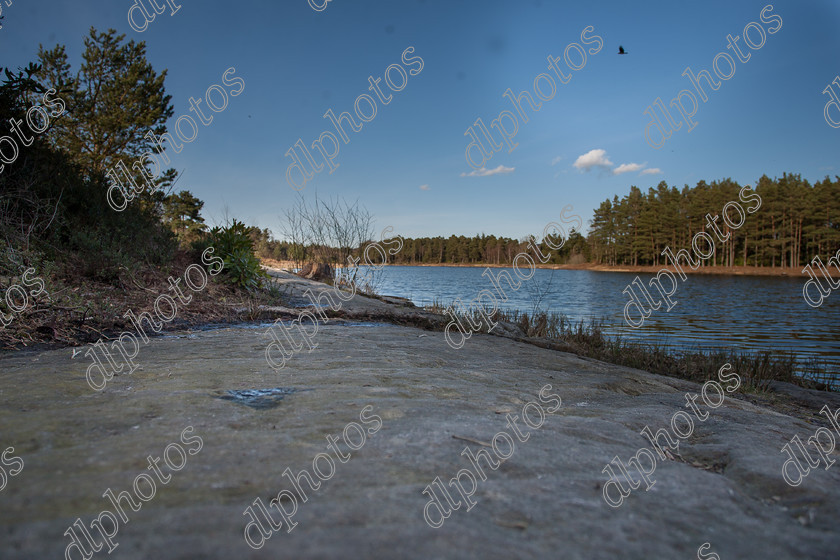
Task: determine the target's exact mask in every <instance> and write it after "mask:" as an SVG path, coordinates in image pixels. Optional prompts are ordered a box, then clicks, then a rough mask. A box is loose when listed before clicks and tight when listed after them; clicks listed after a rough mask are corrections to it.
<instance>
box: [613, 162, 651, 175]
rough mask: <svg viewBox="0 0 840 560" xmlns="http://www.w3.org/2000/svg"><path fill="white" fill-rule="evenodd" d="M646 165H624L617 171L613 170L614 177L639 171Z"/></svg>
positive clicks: (616, 169)
mask: <svg viewBox="0 0 840 560" xmlns="http://www.w3.org/2000/svg"><path fill="white" fill-rule="evenodd" d="M643 167H644V165H643V164H641V163H622V164H621V165H619V166H618V167H616V168H615V169H613V175H621V174H622V173H630V172H631V171H638V170H639V169H641V168H643Z"/></svg>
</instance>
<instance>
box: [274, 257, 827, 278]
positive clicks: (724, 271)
mask: <svg viewBox="0 0 840 560" xmlns="http://www.w3.org/2000/svg"><path fill="white" fill-rule="evenodd" d="M262 262H263V264H265V265H266V266H271V267H272V268H281V269H292V268H295V267H296V265H295V263H294V262H293V261H276V260H273V259H262ZM387 266H416V267H430V266H445V267H453V268H486V267H490V268H511V265H505V264H486V263H484V264H482V263H470V264H455V263H440V264H435V263H415V264H405V263H402V264H396V265H392V264H388V265H387ZM537 268H545V269H549V270H591V271H594V272H632V273H636V274H656V273H657V272H659V271H660V270H662V269H663V268H665V269H667V270H670V271H671V272H675V269H674V267H673V266H664V265H658V266H654V265H649V266H631V265H616V266H612V265H605V264H594V263H582V264H540V263H537ZM804 268H805V265H802V267H801V268H790V267H785V268H781V267H775V268H771V267H758V266H731V267H730V266H702V267H700V268H698V269H697V270H692V269H691V267H690V266H688V265H687V264H686V265H684V266H683V271H684V272H685V273H686V274H717V275H722V276H792V277H803V278H807V277H808V274H807V273H803V272H802V270H803V269H804ZM828 270H829V272H831V273H832V277H838V278H840V272H838V271H837V270H836V269H834V268H833V267H832V268H829V269H828ZM815 272H817V273H818V274H819V271H815Z"/></svg>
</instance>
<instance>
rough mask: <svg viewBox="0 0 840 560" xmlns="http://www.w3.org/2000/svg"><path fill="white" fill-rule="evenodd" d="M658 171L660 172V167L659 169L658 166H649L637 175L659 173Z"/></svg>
mask: <svg viewBox="0 0 840 560" xmlns="http://www.w3.org/2000/svg"><path fill="white" fill-rule="evenodd" d="M660 173H662V170H661V169H659V168H658V167H651V168H650V169H645V170H644V171H642V172H641V173H639V175H659V174H660Z"/></svg>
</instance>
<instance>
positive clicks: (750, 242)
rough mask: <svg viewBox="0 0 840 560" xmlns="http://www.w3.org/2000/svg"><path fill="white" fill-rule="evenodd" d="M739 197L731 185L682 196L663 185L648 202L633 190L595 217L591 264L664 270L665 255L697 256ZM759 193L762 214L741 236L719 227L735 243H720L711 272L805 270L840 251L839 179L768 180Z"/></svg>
mask: <svg viewBox="0 0 840 560" xmlns="http://www.w3.org/2000/svg"><path fill="white" fill-rule="evenodd" d="M740 190H741V185H739V184H738V183H737V182H735V181H732V180H731V179H723V180H722V181H713V182H712V183H710V184H709V183H706V182H705V181H700V182H698V183H697V185H696V186H694V187H689V186H688V185H685V186H684V187H683V188H682V190H678V189H677V188H676V187H674V186H670V187H669V186H668V184H667V183H665V181H662V182H660V183H659V185H658V186H657V187H656V188H655V189H654V188H651V189H649V190H648V192H647V194H644V193H642V191H641V190H640V189H638V188H637V187H635V186H632V187H630V193H629V194H627V195H625V196H624V197H622V198H621V199H619V198H618V196H617V195H616V196H615V197H614V198H613V200H612V201H610V200H609V199H607V200H605V201H604V202H602V203H601V205H600V206H599V207H598V208H597V209H596V210H595V212H594V215H593V218H592V225H591V227H590V230H589V235H588V237H587V242H588V246H589V251H590V258H591V260H592V262H595V263H603V264H610V265H657V266H658V265H661V264H664V262H665V261H664V258H663V256H662V251H663V250H664V249H665V247H670V248H671V249H672V250H673V251H674V252H676V251H678V250H679V249H682V248H687V249H689V250H690V249H691V241H692V238H693V237H694V235H695V234H697V233H698V232H701V231H706V232H707V233H710V234H711V228H710V227H707V225H708V221H707V218H706V214H711V216H712V217H714V216H716V215H718V216H719V215H720V214H721V212H722V211H723V208H724V206H725V205H726V204H727V203H728V202H730V201H735V202H738V201H739V196H738V195H739V191H740ZM753 190H754V191H755V194H757V195H758V196H760V197H761V207H760V209H758V210H757V211H755V212H754V213H752V214H750V213H746V219H745V221H744V223H743V224H742V225H740V227H737V228H730V227H729V226H728V225H726V224H725V223H723V220H718V221H717V223H718V225H719V227H720V230H721V232H722V233H723V236H722V237H724V238H725V237H726V234H729V238H728V239H727V240H726V241H724V242H720V241H719V240H718V239H715V241H716V247H715V249H716V250H715V253H714V255H713V256H712V257H711V258H710V259H709V260H708V261H706V262H705V263H704V264H705V265H707V266H715V265H717V266H726V267H732V266H745V265H748V266H756V267H780V268H800V269H801V267H802V266H803V265H805V264H807V263H808V262H810V261H811V259H812V257H813V256H814V255H817V254H826V253H828V252H829V251H834V250H836V249H837V248H838V247H840V198H838V194H840V177H837V176H835V180H834V181H831V180H830V179H829V178H828V177H826V178H825V179H824V180H823V181H819V182H817V183H815V184H814V185H811V184H810V183H809V182H808V181H807V180H805V179H802V177H801V175H798V174H788V173H785V174H784V175H783V176H782V177H781V178H775V179H770V178H769V177H767V176H766V175H763V176H762V177H761V178H760V179H759V180H758V182H757V183H756V184H755V185H754V187H753ZM731 214H732V218H731V219H732V220H733V221H734V222H737V221H740V218H737V217H736V216H735V215H734V214H735V213H734V212H732V213H731Z"/></svg>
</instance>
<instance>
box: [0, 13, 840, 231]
mask: <svg viewBox="0 0 840 560" xmlns="http://www.w3.org/2000/svg"><path fill="white" fill-rule="evenodd" d="M9 1H10V0H2V4H0V6H2V15H3V16H4V19H3V21H2V24H3V27H2V29H0V53H2V57H0V66H7V67H12V68H16V67H23V66H26V65H27V64H28V63H29V62H30V61H34V60H36V58H37V52H38V47H39V45H43V46H44V47H45V48H51V47H53V46H55V45H56V44H63V45H66V47H67V52H68V54H69V56H70V63H71V66H72V69H73V71H74V72H75V70H77V69H78V67H79V64H80V56H81V52H82V49H83V40H84V37H85V36H87V33H88V30H89V29H90V27H91V26H93V27H95V28H96V29H98V30H106V29H109V28H114V29H116V30H118V31H119V32H120V33H124V34H125V35H126V38H127V39H130V40H135V41H145V43H146V46H147V58H148V60H149V61H150V62H151V64H152V65H153V67H154V68H155V70H157V71H162V70H164V69H166V70H167V72H168V73H167V77H166V90H167V93H169V94H170V95H172V103H173V104H174V109H175V115H174V117H173V118H172V119H171V120H170V121H169V122H168V128H169V129H170V131H173V130H174V126H175V121H176V119H177V118H178V117H180V116H181V115H185V114H186V115H194V113H191V112H190V109H189V98H190V97H191V96H192V97H195V98H199V97H200V98H202V99H204V98H205V95H206V91H207V88H208V87H210V86H212V85H213V84H219V85H222V75H223V73H224V72H225V71H226V70H227V69H228V68H230V67H234V68H235V76H236V77H241V78H242V79H243V80H244V82H245V89H244V90H243V91H242V93H241V94H240V95H238V96H235V97H233V96H231V97H229V100H228V106H227V108H226V109H224V110H223V111H221V112H219V113H215V114H214V113H211V114H213V117H214V118H213V122H212V123H210V124H209V125H207V126H203V125H199V130H198V137H197V138H196V140H194V141H193V142H191V143H188V144H185V145H184V148H183V150H182V151H181V152H180V153H178V154H175V153H173V152H172V151H171V150H168V151H167V154H168V156H169V157H170V158H171V160H172V162H173V163H172V166H173V167H175V168H176V169H178V170H179V171H181V170H183V175H182V177H181V178H180V180H179V182H178V184H177V187H176V189H177V190H181V189H188V190H190V191H191V192H193V194H195V195H196V196H198V197H199V198H200V199H202V200H204V201H205V207H204V210H203V215H204V217H205V219H206V221H207V222H208V223H209V224H211V225H214V224H217V223H220V222H222V221H223V219H224V217H225V216H230V217H235V218H238V219H240V220H244V221H245V222H246V223H248V224H249V225H257V226H259V227H263V228H266V227H267V228H270V229H271V230H272V231H274V232H275V233H277V234H279V232H280V223H281V220H282V214H283V212H284V210H285V209H286V208H288V207H290V206H291V205H292V204H293V203H294V200H295V198H296V197H297V196H298V193H301V194H302V195H303V196H304V197H306V198H307V199H311V198H312V197H313V196H314V195H315V193H316V192H317V194H318V195H319V196H320V197H335V196H341V197H344V198H345V199H347V200H349V201H355V200H358V201H359V202H360V203H361V204H363V205H364V206H365V207H367V209H368V210H369V211H370V212H371V213H372V214H373V215H374V216H375V218H376V225H377V231H379V230H381V229H382V228H384V227H386V226H392V227H393V228H394V233H395V234H399V235H402V236H404V237H419V236H436V235H443V236H449V235H452V234H455V235H475V234H479V233H486V234H488V235H489V234H496V235H504V236H509V237H514V238H521V237H523V236H525V235H527V234H536V235H538V236H539V234H540V233H541V232H542V229H543V227H544V225H545V224H547V223H549V222H552V221H557V220H558V218H559V217H560V212H561V210H562V208H563V207H564V206H566V205H569V204H570V205H572V206H573V208H574V213H576V214H578V215H580V216H581V217H582V218H583V220H584V222H585V223H588V221H589V220H590V219H591V217H592V211H593V209H595V208H597V207H598V206H599V204H600V203H601V202H602V201H603V200H605V199H612V198H613V196H614V195H616V194H617V195H619V197H621V196H623V195H625V194H627V192H628V191H629V189H630V186H631V185H635V186H638V187H639V188H640V189H642V191H643V192H646V191H647V189H649V188H651V187H656V185H657V184H659V182H660V181H666V182H667V183H668V185H676V186H677V187H678V188H682V187H683V186H684V185H686V184H687V185H689V186H694V185H695V184H696V183H697V182H698V181H700V180H706V181H707V182H711V181H712V180H720V179H723V178H727V177H729V178H731V179H733V180H735V181H737V182H739V183H740V184H742V185H749V184H754V183H755V181H757V180H758V178H759V177H760V176H761V175H762V174H767V175H768V176H770V177H775V176H781V175H782V174H783V173H784V172H792V173H800V174H802V176H803V177H804V178H805V179H808V180H809V181H811V182H814V181H817V180H821V179H823V178H825V177H826V176H827V175H828V176H831V177H834V175H835V174H840V151H839V150H838V148H840V128H832V127H831V126H829V125H828V123H827V122H826V119H825V117H824V113H823V110H824V107H825V105H826V103H827V101H828V100H829V96H828V95H827V94H825V93H823V90H824V89H825V88H826V87H827V86H828V85H829V84H830V83H831V82H832V80H834V78H835V76H838V75H840V60H838V58H837V52H838V51H840V35H838V34H837V32H836V29H837V27H838V24H840V3H838V2H837V1H836V0H809V1H808V2H802V1H801V0H800V1H778V2H773V3H772V12H766V18H765V19H768V20H770V18H771V17H772V16H773V15H778V16H779V17H780V18H781V20H782V26H781V28H780V29H777V30H776V31H775V32H774V33H772V34H771V33H767V32H766V31H771V30H773V28H775V27H776V26H777V25H778V21H769V22H767V23H765V22H762V20H761V13H762V10H763V9H764V8H765V6H768V3H767V2H766V1H759V2H754V1H752V0H739V1H738V2H731V1H706V2H702V3H696V2H691V3H690V2H673V1H670V0H669V1H651V2H627V1H616V2H612V1H610V2H596V1H592V2H577V3H572V2H560V1H548V0H510V1H508V0H505V1H502V0H469V1H468V0H331V1H330V2H329V3H327V4H326V7H323V3H322V0H317V1H316V0H312V2H313V3H314V4H315V5H316V6H319V7H323V9H321V10H320V11H318V10H316V9H313V7H311V6H310V4H309V1H308V0H281V1H279V2H276V1H271V2H269V1H265V0H263V1H256V0H251V1H249V0H242V1H239V2H229V1H228V2H222V1H220V0H218V1H217V0H209V1H208V0H202V1H201V2H190V1H189V0H181V4H180V6H181V7H180V9H178V11H177V13H175V14H174V15H172V14H171V9H170V8H167V9H166V11H165V12H164V13H162V14H158V15H156V17H155V19H154V20H153V21H151V22H150V23H148V27H147V28H146V29H145V31H143V32H138V31H137V30H135V29H132V27H131V26H130V25H129V23H128V12H129V8H131V6H132V5H133V4H134V2H135V0H108V1H105V0H80V1H78V2H66V1H58V0H44V1H38V2H32V1H28V2H25V1H23V0H14V1H13V3H12V5H11V6H9V5H7V4H8V2H9ZM143 1H144V2H148V0H143ZM160 2H161V3H162V4H164V7H166V5H165V2H164V0H160ZM175 4H176V5H177V2H176V3H175ZM135 14H136V10H135ZM136 21H137V22H138V23H142V19H140V18H138V19H137V20H136ZM750 22H755V23H756V24H758V25H757V26H752V27H751V28H750V29H748V34H749V37H750V38H751V40H752V42H753V44H754V45H759V44H760V39H761V32H760V31H759V30H758V29H757V28H758V27H759V26H760V27H761V28H762V30H764V31H765V33H764V44H763V45H762V46H759V47H758V48H756V49H755V50H751V49H750V47H748V46H746V45H745V44H744V38H743V35H744V28H745V26H747V25H748V24H749V23H750ZM588 26H592V28H593V29H592V30H591V31H590V32H589V33H588V34H587V35H586V36H585V39H586V40H587V41H588V42H589V43H588V44H586V45H584V44H582V39H581V32H582V31H583V30H584V28H586V27H588ZM728 34H731V35H732V36H733V37H734V36H735V35H737V36H739V37H741V39H740V41H739V45H740V48H741V49H742V51H744V52H743V56H746V55H747V53H749V55H750V58H749V60H747V61H746V62H742V61H740V60H737V59H736V60H734V62H735V74H734V75H733V76H732V77H731V78H729V79H728V80H725V81H720V86H719V89H718V90H717V91H713V90H712V89H710V88H709V87H708V86H707V85H706V82H705V81H702V80H701V81H700V84H701V87H703V88H704V92H705V93H706V95H707V101H705V102H704V101H703V100H702V99H701V98H699V97H698V92H696V90H695V89H694V87H693V86H692V83H691V81H690V80H689V78H687V77H684V76H682V73H683V72H684V70H685V69H686V68H687V67H689V68H691V70H692V71H693V72H694V73H695V74H697V73H698V72H700V71H701V70H704V69H705V70H708V71H709V72H710V73H711V74H712V76H714V77H715V79H717V77H716V76H715V74H714V70H713V66H712V64H713V61H714V60H715V57H716V55H717V54H718V53H720V52H724V53H729V54H730V55H732V56H733V57H736V55H735V54H734V52H733V51H732V50H728V49H727V35H728ZM594 36H598V37H600V38H601V39H602V41H603V47H602V48H601V50H600V51H598V52H597V53H595V54H591V52H590V50H596V49H597V47H598V42H597V41H596V40H595V39H594ZM571 43H578V44H579V45H581V46H582V47H583V48H585V49H587V51H588V52H587V60H586V62H585V65H583V66H582V68H580V69H579V70H574V71H573V70H571V69H570V68H569V67H568V66H567V65H566V62H565V60H564V52H565V51H566V48H567V45H570V44H571ZM619 45H622V46H623V47H624V48H625V49H626V51H627V54H626V55H623V56H622V55H619V54H618V47H619ZM409 47H413V51H409V53H408V55H407V56H408V57H412V56H415V57H420V58H421V59H422V61H423V67H422V70H420V72H419V73H417V70H418V69H419V63H418V61H417V60H412V59H410V58H408V59H407V61H408V63H406V64H403V61H402V57H403V53H404V51H406V49H407V48H409ZM568 52H569V59H570V62H571V64H573V65H577V66H578V67H580V66H581V63H582V60H581V59H580V56H579V54H578V52H579V51H578V50H577V49H576V47H574V46H573V47H570V50H569V51H568ZM549 55H551V56H552V57H554V58H555V59H559V62H558V63H557V67H559V69H560V70H561V71H562V72H563V74H564V75H569V74H571V79H569V80H568V82H567V83H565V84H563V83H561V82H560V80H559V79H557V78H556V76H557V74H556V73H555V72H554V71H553V70H551V69H549V68H548V61H547V57H548V56H549ZM392 64H396V65H401V66H402V67H403V68H404V70H413V71H414V75H410V73H409V75H408V79H407V83H406V84H405V87H404V88H402V89H401V90H400V91H391V89H389V88H388V86H386V82H385V80H384V79H383V80H382V81H381V82H380V83H379V87H380V88H382V93H383V95H385V96H387V95H392V96H393V98H392V99H391V101H390V102H389V103H387V104H384V103H382V102H381V101H380V100H378V99H376V100H375V102H376V104H377V112H376V115H375V116H374V117H373V118H372V119H370V121H369V122H363V121H360V120H359V117H358V116H356V114H355V110H354V104H355V102H356V99H357V97H358V96H360V95H361V94H368V95H370V96H372V97H373V98H376V97H377V95H376V94H375V93H374V92H373V91H371V90H369V87H370V84H369V82H368V77H369V76H373V78H374V79H377V78H382V77H383V74H384V73H385V71H386V69H387V68H388V67H389V66H390V65H392ZM719 70H720V71H722V72H726V71H728V66H727V64H726V62H725V61H724V60H723V59H720V64H719ZM541 73H547V74H549V75H551V76H552V77H553V79H554V82H555V86H556V94H555V95H554V97H553V98H551V99H549V100H546V101H542V105H541V107H540V110H539V111H532V110H531V109H530V107H529V106H528V103H527V101H526V100H524V99H523V100H522V105H523V110H524V112H525V114H526V116H527V117H528V121H527V122H524V119H523V118H522V117H521V116H520V115H518V114H517V115H515V116H516V118H517V124H518V131H517V133H516V136H515V137H512V139H511V142H512V143H517V144H518V145H517V146H516V147H515V149H514V150H513V151H512V152H511V151H509V150H508V148H507V147H501V148H500V150H499V151H496V152H492V153H490V154H489V155H491V157H490V158H489V159H488V160H487V161H486V163H485V165H484V166H483V167H484V170H483V171H481V170H476V169H474V168H473V167H471V166H470V165H469V164H468V163H467V160H466V158H465V150H466V148H467V145H468V144H469V143H470V139H469V138H468V137H467V136H465V132H466V131H467V130H468V129H469V128H470V127H471V126H472V125H473V123H474V122H475V121H476V119H479V118H481V119H482V121H483V122H484V123H485V126H487V127H489V126H490V123H491V122H492V121H493V120H494V119H497V118H498V117H499V115H500V113H502V112H503V111H511V114H515V113H517V110H516V108H515V107H514V106H513V105H512V103H511V101H510V100H509V99H507V98H505V97H503V94H504V92H505V91H506V90H507V89H508V88H510V89H512V90H513V93H514V94H518V93H519V92H520V91H523V90H527V91H529V92H530V94H531V95H532V96H534V79H535V78H536V77H537V76H538V75H539V74H541ZM390 76H391V77H392V83H393V84H394V85H395V87H396V88H399V86H400V83H399V82H400V81H401V78H400V72H399V70H397V69H392V70H391V74H390ZM838 83H840V81H838ZM540 85H541V88H542V90H543V92H544V93H545V94H546V97H548V96H549V95H550V87H551V86H550V85H548V81H546V80H545V79H542V80H541V82H540ZM834 87H835V91H836V92H837V93H838V94H840V86H837V85H835V86H834ZM228 89H230V88H228ZM681 90H690V91H693V92H694V94H695V97H696V98H697V99H698V105H699V107H698V108H697V112H696V114H695V115H694V117H693V122H695V123H696V125H695V126H694V128H693V129H692V130H691V131H690V132H688V131H687V129H688V124H687V123H686V122H683V121H680V122H683V124H682V125H681V127H680V129H678V130H675V131H673V133H672V135H671V136H670V137H669V138H668V139H667V140H665V141H664V145H662V146H661V147H660V148H659V149H655V148H654V147H652V146H651V145H650V144H649V143H648V141H647V140H646V139H645V134H644V132H645V127H646V126H647V124H648V123H649V122H650V120H651V119H650V117H649V116H648V115H645V110H646V109H647V108H648V106H649V105H651V104H653V103H654V101H655V100H656V99H657V98H661V99H662V100H663V102H664V103H665V104H668V103H669V102H670V100H671V99H673V98H675V97H676V96H677V94H678V93H679V92H680V91H681ZM386 99H387V97H386ZM683 99H684V100H685V101H684V104H685V107H686V108H687V110H688V111H689V112H690V109H691V100H690V98H689V97H688V96H684V98H683ZM535 101H539V98H535ZM359 107H360V110H361V111H362V114H366V115H368V116H369V115H370V108H369V107H368V105H367V104H366V103H365V101H364V99H363V100H362V101H361V102H360V104H359ZM70 109H71V110H72V108H70ZM329 109H332V110H333V112H334V114H335V115H339V114H340V113H343V112H345V111H347V112H350V113H351V114H353V116H354V118H355V119H356V120H357V123H359V124H361V126H362V128H361V130H359V131H358V132H353V131H352V130H351V129H350V128H349V126H347V125H346V124H345V126H344V129H345V131H346V134H347V137H348V143H346V144H345V143H344V142H341V141H340V150H339V153H338V155H337V156H336V157H335V159H334V164H338V167H336V168H335V169H334V171H333V172H332V173H329V169H328V167H325V168H324V169H323V170H322V171H320V172H318V173H313V174H312V178H311V180H309V181H308V182H307V183H306V184H305V185H304V186H303V188H302V190H300V191H298V190H295V189H294V188H292V186H290V185H289V183H288V182H287V180H286V173H287V169H288V167H289V165H290V164H291V163H292V160H291V159H290V158H289V157H285V156H284V154H286V152H287V151H288V150H289V149H290V148H292V146H293V145H294V144H295V143H296V142H297V141H298V139H301V140H302V141H303V143H304V144H306V146H307V147H308V149H309V150H310V153H311V154H312V156H313V158H314V159H315V160H316V164H318V163H319V162H323V161H324V160H323V158H321V157H320V156H318V157H317V158H316V157H315V156H316V155H317V154H318V151H317V150H316V149H315V148H312V147H311V146H312V142H314V141H315V140H317V139H318V138H319V136H320V135H321V133H322V131H329V132H332V133H333V134H336V133H337V131H336V130H335V128H334V127H333V125H332V124H331V123H330V121H329V119H328V118H325V117H324V114H325V113H326V112H327V111H328V110H329ZM205 110H206V106H205ZM831 110H832V111H834V112H833V113H830V114H831V115H832V116H833V118H834V119H835V120H837V121H840V107H836V108H832V109H831ZM671 114H672V117H673V118H674V119H675V120H676V121H679V119H680V118H681V117H680V114H679V112H678V111H677V110H675V109H671ZM661 118H662V117H661V116H660V119H661ZM501 124H502V125H504V126H505V127H506V128H507V129H508V131H512V130H513V126H512V124H511V121H510V118H509V117H503V118H502V120H501ZM184 130H186V131H187V132H188V131H189V127H188V126H186V127H184ZM491 132H492V134H493V135H494V138H495V140H496V141H497V142H501V138H500V136H499V134H500V133H499V132H498V131H496V130H495V129H494V130H492V131H491ZM653 138H654V141H655V142H658V141H659V140H660V137H659V136H658V133H653ZM485 141H486V140H485ZM324 145H325V149H327V150H328V151H329V150H332V146H331V144H330V141H329V139H328V138H327V139H325V140H324ZM490 149H491V148H490ZM490 149H488V151H489V150H490ZM473 153H475V154H477V153H478V152H475V151H474V152H473ZM307 169H309V168H307ZM294 177H297V176H296V175H294ZM298 180H299V179H298Z"/></svg>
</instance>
